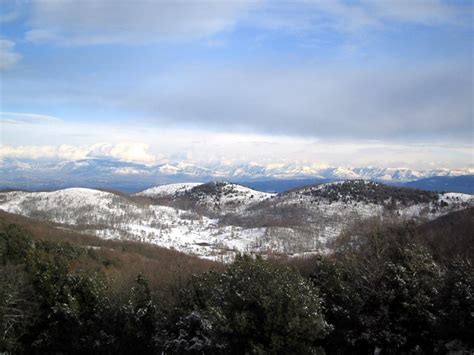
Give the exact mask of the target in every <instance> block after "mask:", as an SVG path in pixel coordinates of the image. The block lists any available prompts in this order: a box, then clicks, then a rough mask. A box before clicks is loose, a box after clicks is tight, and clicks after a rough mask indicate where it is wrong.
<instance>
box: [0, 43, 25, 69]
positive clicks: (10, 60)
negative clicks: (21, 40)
mask: <svg viewBox="0 0 474 355" xmlns="http://www.w3.org/2000/svg"><path fill="white" fill-rule="evenodd" d="M20 59H21V55H20V54H19V53H17V52H15V42H13V41H10V40H8V39H3V38H0V70H8V69H10V68H12V67H13V66H15V64H16V63H18V61H19V60H20Z"/></svg>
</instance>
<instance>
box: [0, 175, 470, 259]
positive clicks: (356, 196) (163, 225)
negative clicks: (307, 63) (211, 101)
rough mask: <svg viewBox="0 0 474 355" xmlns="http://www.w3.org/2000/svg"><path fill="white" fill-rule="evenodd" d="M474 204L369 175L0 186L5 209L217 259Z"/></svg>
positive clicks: (312, 248) (287, 249)
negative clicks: (291, 182)
mask: <svg viewBox="0 0 474 355" xmlns="http://www.w3.org/2000/svg"><path fill="white" fill-rule="evenodd" d="M470 207H474V196H472V195H467V194H458V193H443V194H440V193H436V192H431V191H422V190H416V189H408V188H401V187H394V186H388V185H384V184H381V183H377V182H371V181H366V180H347V181H338V182H331V183H326V184H318V185H307V186H303V187H299V188H295V189H291V190H289V191H286V192H283V193H278V194H275V193H266V192H262V191H256V190H253V189H250V188H248V187H245V186H242V185H238V184H235V183H229V182H209V183H193V184H173V185H166V186H158V187H154V188H150V189H147V190H144V191H142V192H139V193H135V194H126V193H117V192H111V191H102V190H97V189H87V188H68V189H61V190H56V191H51V192H24V191H11V192H1V193H0V210H3V211H5V212H9V213H14V214H19V215H23V216H26V217H30V218H34V219H40V220H46V221H50V222H53V223H55V224H57V225H59V226H60V227H61V228H66V229H71V230H75V231H79V232H82V233H86V234H93V235H96V236H98V237H101V238H104V239H121V240H134V241H140V242H146V243H151V244H156V245H159V246H162V247H166V248H173V249H176V250H179V251H182V252H185V253H188V254H193V255H197V256H200V257H203V258H208V259H212V260H222V261H225V260H231V259H232V258H233V257H234V256H235V254H236V253H239V252H248V253H263V254H267V253H279V254H284V255H295V254H296V255H299V254H306V253H319V252H324V251H325V250H327V248H328V245H329V244H328V242H330V241H331V240H332V239H333V238H334V237H335V236H337V235H339V234H340V233H341V232H344V230H346V229H348V228H349V229H350V228H351V226H352V225H354V224H355V223H360V222H362V223H366V222H367V221H370V219H371V218H381V219H386V220H387V221H390V220H393V219H402V220H408V219H410V220H414V221H419V222H423V221H427V220H432V219H435V218H437V217H440V216H443V215H445V214H447V213H450V212H453V211H457V210H461V209H465V208H470Z"/></svg>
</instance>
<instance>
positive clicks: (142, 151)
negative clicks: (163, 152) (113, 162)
mask: <svg viewBox="0 0 474 355" xmlns="http://www.w3.org/2000/svg"><path fill="white" fill-rule="evenodd" d="M149 148H150V146H149V144H146V143H130V142H127V143H118V144H109V143H98V144H95V145H93V146H92V147H91V148H90V151H89V152H88V153H87V156H89V157H107V158H114V159H118V160H124V161H132V162H139V163H145V164H150V163H156V161H157V158H156V157H155V156H154V155H152V154H150V153H149V152H148V150H149Z"/></svg>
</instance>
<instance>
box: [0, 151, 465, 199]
mask: <svg viewBox="0 0 474 355" xmlns="http://www.w3.org/2000/svg"><path fill="white" fill-rule="evenodd" d="M473 174H474V171H473V170H472V169H462V170H448V169H433V170H413V169H406V168H376V167H357V168H345V167H323V168H322V167H316V166H304V165H298V164H285V165H283V164H279V165H275V164H274V165H268V166H264V165H258V164H254V163H250V164H240V165H212V166H206V167H202V166H198V165H195V164H190V163H185V162H179V163H175V164H171V163H165V164H158V165H145V164H139V163H131V162H124V161H119V160H111V159H99V158H90V159H82V160H70V161H59V162H52V161H46V160H27V159H6V158H4V159H0V188H1V189H5V188H16V189H31V190H48V189H58V188H66V187H72V186H82V187H94V188H113V189H117V190H121V191H125V192H138V191H142V190H144V189H146V188H149V187H152V186H157V185H162V184H171V183H184V182H189V181H193V182H207V181H222V180H226V181H235V182H249V183H251V184H253V183H256V182H259V181H269V180H271V181H280V180H301V179H306V180H309V182H311V183H312V182H329V181H336V180H347V179H351V180H353V179H364V180H373V181H381V182H384V183H388V184H398V183H407V182H412V181H417V180H420V179H428V178H434V177H461V176H466V175H473ZM281 184H283V183H278V184H276V185H275V186H274V191H277V192H280V191H282V188H281V187H280V185H281ZM288 185H294V186H301V184H300V183H299V181H296V182H295V183H293V184H292V183H289V184H288ZM292 187H293V186H292ZM421 188H426V187H425V186H421ZM265 190H266V191H269V190H268V189H265ZM453 191H454V190H453ZM456 191H457V190H456ZM464 191H465V190H463V191H460V192H464Z"/></svg>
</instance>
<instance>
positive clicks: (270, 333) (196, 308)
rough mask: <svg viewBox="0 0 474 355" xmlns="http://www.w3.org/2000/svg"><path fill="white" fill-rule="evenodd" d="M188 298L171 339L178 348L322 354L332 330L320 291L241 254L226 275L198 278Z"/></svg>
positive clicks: (289, 272) (289, 273) (285, 271)
mask: <svg viewBox="0 0 474 355" xmlns="http://www.w3.org/2000/svg"><path fill="white" fill-rule="evenodd" d="M187 302H188V303H187V305H185V308H186V309H187V310H188V312H187V313H185V314H184V315H183V316H182V317H181V319H180V320H179V322H178V327H177V328H178V329H177V336H176V338H175V339H173V340H171V341H170V342H169V343H168V348H169V349H171V350H174V351H177V352H178V351H183V350H184V351H192V350H193V349H194V350H196V351H197V350H199V351H201V350H206V351H207V352H211V353H212V352H214V353H218V352H223V351H225V352H232V353H237V354H243V353H268V352H270V353H281V352H285V353H296V352H302V353H316V352H317V351H318V350H319V346H318V341H319V340H320V339H321V338H323V337H324V336H325V335H326V334H327V332H328V331H329V330H330V327H329V325H328V324H327V323H326V321H325V320H324V316H323V314H322V306H321V299H320V297H319V295H318V291H317V289H316V288H314V287H313V286H312V285H311V283H310V282H308V281H307V280H305V279H304V278H303V277H302V276H300V275H299V274H298V273H297V272H295V271H293V270H291V269H289V268H277V267H275V266H273V265H272V264H270V263H269V262H267V261H264V260H262V259H261V258H257V259H253V258H251V257H249V256H242V257H238V258H237V259H236V261H235V262H234V263H232V264H231V265H229V266H228V268H227V270H226V271H225V272H223V273H218V272H214V271H211V272H209V273H206V274H203V275H201V276H198V277H195V279H194V280H193V282H192V285H191V287H190V290H189V293H188V294H187ZM173 347H174V348H173ZM200 347H201V348H200Z"/></svg>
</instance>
